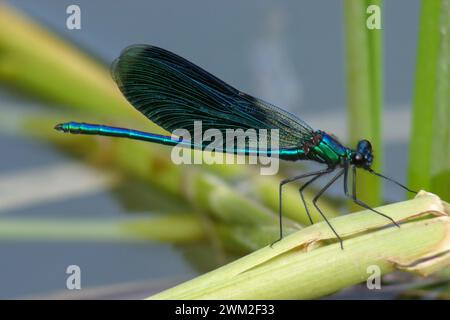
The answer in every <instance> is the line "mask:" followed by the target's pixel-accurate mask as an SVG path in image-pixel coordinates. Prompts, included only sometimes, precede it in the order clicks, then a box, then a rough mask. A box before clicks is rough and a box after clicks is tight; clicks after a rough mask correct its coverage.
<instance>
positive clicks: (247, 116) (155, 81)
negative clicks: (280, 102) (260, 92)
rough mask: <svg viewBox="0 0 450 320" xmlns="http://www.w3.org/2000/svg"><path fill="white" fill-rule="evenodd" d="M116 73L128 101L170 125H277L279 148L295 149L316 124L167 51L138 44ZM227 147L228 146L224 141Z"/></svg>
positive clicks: (167, 127)
mask: <svg viewBox="0 0 450 320" xmlns="http://www.w3.org/2000/svg"><path fill="white" fill-rule="evenodd" d="M112 75H113V77H114V80H115V81H116V83H117V85H118V86H119V88H120V90H121V91H122V93H123V95H124V96H125V97H126V98H127V100H128V101H129V102H130V103H131V104H132V105H133V106H134V107H135V108H136V109H137V110H139V111H140V112H142V113H143V114H144V115H145V116H146V117H147V118H149V119H150V120H152V121H153V122H154V123H156V124H158V125H159V126H161V127H162V128H164V129H165V130H167V131H169V132H173V131H174V130H175V129H187V130H189V131H190V133H191V136H194V131H193V130H194V121H199V120H201V121H202V129H203V131H205V130H207V129H212V128H214V129H218V130H220V131H221V132H222V133H223V134H225V130H226V129H243V130H247V129H256V130H258V129H278V130H279V148H280V149H287V148H295V147H298V146H299V145H301V144H302V143H303V142H304V141H305V140H308V139H310V138H311V136H312V135H313V129H312V128H311V127H310V126H308V125H307V124H306V123H305V122H303V121H302V120H300V119H298V118H296V117H295V116H293V115H292V114H290V113H288V112H286V111H284V110H282V109H280V108H277V107H275V106H273V105H271V104H269V103H267V102H264V101H262V100H259V99H257V98H254V97H252V96H250V95H248V94H246V93H243V92H240V91H239V90H236V89H235V88H233V87H231V86H230V85H228V84H226V83H225V82H223V81H222V80H220V79H218V78H216V77H214V76H213V75H211V74H210V73H208V72H206V71H205V70H203V69H201V68H200V67H198V66H196V65H194V64H193V63H191V62H189V61H187V60H186V59H184V58H182V57H180V56H178V55H176V54H174V53H172V52H169V51H167V50H164V49H161V48H158V47H154V46H149V45H133V46H130V47H128V48H126V49H125V50H124V51H123V52H122V53H121V55H120V57H119V58H118V59H117V60H116V61H115V62H114V63H113V65H112ZM224 148H225V146H224Z"/></svg>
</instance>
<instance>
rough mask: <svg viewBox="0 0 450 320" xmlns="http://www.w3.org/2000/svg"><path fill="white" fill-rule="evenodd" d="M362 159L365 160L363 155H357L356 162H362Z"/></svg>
mask: <svg viewBox="0 0 450 320" xmlns="http://www.w3.org/2000/svg"><path fill="white" fill-rule="evenodd" d="M362 159H363V156H362V155H361V153H357V154H356V155H355V160H356V161H357V162H359V161H361V160H362Z"/></svg>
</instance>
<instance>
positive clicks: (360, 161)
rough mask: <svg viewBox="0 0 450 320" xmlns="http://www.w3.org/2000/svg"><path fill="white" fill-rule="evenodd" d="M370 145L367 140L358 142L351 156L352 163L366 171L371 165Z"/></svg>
mask: <svg viewBox="0 0 450 320" xmlns="http://www.w3.org/2000/svg"><path fill="white" fill-rule="evenodd" d="M372 162H373V154H372V145H371V143H370V142H369V141H368V140H360V141H359V142H358V145H357V146H356V150H355V151H354V152H353V154H352V163H353V164H354V165H355V166H357V167H361V168H365V169H368V168H370V166H371V165H372Z"/></svg>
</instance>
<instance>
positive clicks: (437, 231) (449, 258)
mask: <svg viewBox="0 0 450 320" xmlns="http://www.w3.org/2000/svg"><path fill="white" fill-rule="evenodd" d="M379 210H380V211H381V212H384V213H386V214H388V215H390V216H391V217H392V218H394V219H395V220H396V221H402V222H403V224H402V226H401V228H397V227H395V226H392V225H391V226H390V227H388V228H386V226H387V225H388V224H389V220H387V219H384V218H383V217H380V216H378V215H376V214H374V213H373V212H371V211H361V212H358V213H355V214H351V215H347V216H342V217H338V218H335V219H333V220H331V223H332V224H333V225H334V227H335V228H336V230H338V232H339V233H340V234H341V236H343V237H344V239H345V240H344V250H341V249H340V247H339V243H337V242H336V238H335V237H334V235H333V233H332V232H331V231H330V228H329V227H328V226H327V225H326V224H325V223H324V222H321V223H318V224H315V225H314V226H311V227H308V228H305V229H302V230H301V231H298V232H296V233H294V234H292V235H290V236H288V237H286V238H285V239H283V240H282V241H280V242H279V243H277V244H276V245H275V246H274V247H273V248H271V247H265V248H263V249H260V250H258V251H256V252H254V253H252V254H250V255H247V256H245V257H243V258H241V259H239V260H236V261H234V262H232V263H230V264H228V265H225V266H223V267H221V268H219V269H216V270H214V271H212V272H209V273H207V274H205V275H202V276H200V277H198V278H195V279H193V280H190V281H188V282H186V283H183V284H180V285H178V286H176V287H174V288H172V289H168V290H166V291H164V292H161V293H159V294H156V295H154V296H152V297H150V299H309V298H317V297H322V296H324V295H327V294H331V293H333V292H336V291H338V290H340V289H343V288H346V287H348V286H351V285H354V284H356V283H360V282H364V281H366V280H367V279H368V277H369V276H370V275H372V274H373V272H379V274H378V275H382V274H386V273H389V272H392V271H394V270H397V269H401V270H405V271H410V272H415V273H419V274H422V275H427V274H430V273H432V272H435V271H437V270H440V269H443V268H445V267H446V266H448V265H449V264H450V218H449V216H448V210H449V207H448V204H446V203H444V202H442V201H441V200H440V199H439V198H438V197H437V196H435V195H433V194H428V193H426V192H421V193H420V194H419V195H418V196H417V198H416V199H414V200H409V201H405V202H400V203H396V204H392V205H388V206H384V207H381V208H379ZM373 270H375V271H373Z"/></svg>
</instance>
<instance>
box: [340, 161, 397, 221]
mask: <svg viewBox="0 0 450 320" xmlns="http://www.w3.org/2000/svg"><path fill="white" fill-rule="evenodd" d="M344 170H345V175H344V192H345V195H346V196H347V197H348V198H350V199H352V200H353V202H354V203H356V204H357V205H359V206H361V207H363V208H365V209H367V210H371V211H373V212H375V213H377V214H379V215H380V216H383V217H385V218H386V219H389V220H390V221H392V223H393V224H395V225H396V226H397V227H399V228H400V225H399V224H398V223H397V222H396V221H395V220H394V219H392V218H391V217H389V216H388V215H386V214H384V213H381V212H380V211H378V210H375V209H373V208H371V207H370V206H369V205H368V204H366V203H364V202H363V201H361V200H359V199H358V198H357V197H356V167H355V166H353V168H352V171H353V181H352V194H351V195H350V194H349V192H348V187H347V183H348V180H347V178H348V173H349V172H348V165H346V166H345V167H344Z"/></svg>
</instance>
